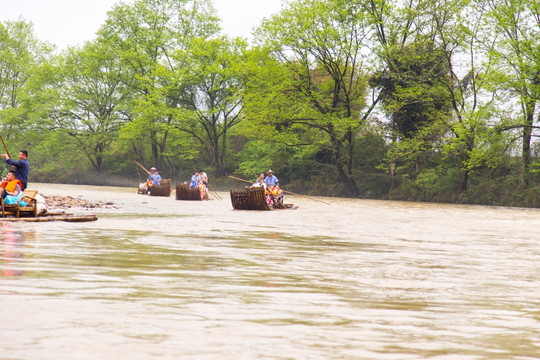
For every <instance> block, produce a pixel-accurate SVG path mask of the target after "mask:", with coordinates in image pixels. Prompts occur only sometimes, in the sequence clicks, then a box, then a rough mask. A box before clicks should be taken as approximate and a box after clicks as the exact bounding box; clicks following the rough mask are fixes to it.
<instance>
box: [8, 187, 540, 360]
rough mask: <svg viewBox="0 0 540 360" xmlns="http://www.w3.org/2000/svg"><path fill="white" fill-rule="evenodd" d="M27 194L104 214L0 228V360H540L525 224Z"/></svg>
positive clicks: (429, 214)
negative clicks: (90, 206) (70, 200)
mask: <svg viewBox="0 0 540 360" xmlns="http://www.w3.org/2000/svg"><path fill="white" fill-rule="evenodd" d="M33 187H34V188H37V189H39V190H40V192H42V193H44V194H47V195H53V194H69V195H72V196H82V197H83V198H84V199H86V200H94V201H98V200H99V201H112V202H114V203H115V204H116V205H117V207H118V208H113V207H109V208H101V209H94V210H93V212H94V213H95V214H97V215H98V217H99V220H98V221H96V222H90V223H66V222H48V223H1V222H0V239H1V242H0V255H1V257H0V304H1V305H2V306H1V307H0V359H2V360H8V359H10V360H11V359H55V360H59V359H92V360H94V359H130V360H133V359H511V358H512V359H533V358H538V356H540V282H539V280H540V246H539V243H540V211H539V210H536V209H512V208H494V207H484V206H464V205H445V204H427V203H411V202H390V201H371V200H355V199H329V198H320V199H323V200H324V201H327V202H330V203H331V204H330V205H325V204H322V203H319V202H315V201H312V200H310V199H307V198H302V197H293V196H289V197H287V198H286V202H293V203H295V204H297V205H299V209H297V210H283V211H272V212H256V211H236V210H233V209H232V206H231V202H230V199H229V196H228V193H226V192H222V193H220V195H221V197H222V198H223V200H222V201H218V200H211V201H205V202H196V201H177V200H175V199H174V196H171V197H170V198H162V197H148V196H144V195H137V194H136V193H135V189H127V188H114V187H91V186H72V185H66V186H60V185H50V184H34V185H33ZM75 212H78V213H89V212H90V211H89V210H75Z"/></svg>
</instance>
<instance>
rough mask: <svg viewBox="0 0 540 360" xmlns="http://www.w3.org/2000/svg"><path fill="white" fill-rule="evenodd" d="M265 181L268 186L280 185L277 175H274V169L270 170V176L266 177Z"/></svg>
mask: <svg viewBox="0 0 540 360" xmlns="http://www.w3.org/2000/svg"><path fill="white" fill-rule="evenodd" d="M264 182H265V183H266V185H268V186H272V185H274V186H278V185H279V180H278V178H277V177H275V176H274V172H273V171H272V169H270V170H268V176H267V177H265V178H264Z"/></svg>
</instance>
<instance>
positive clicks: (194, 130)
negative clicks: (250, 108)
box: [171, 38, 247, 176]
mask: <svg viewBox="0 0 540 360" xmlns="http://www.w3.org/2000/svg"><path fill="white" fill-rule="evenodd" d="M245 53H246V44H245V43H244V42H242V41H240V40H238V39H237V40H228V39H226V38H219V39H211V40H204V39H197V40H195V41H193V42H192V44H191V46H190V47H189V49H188V50H187V51H182V52H178V53H177V54H175V55H174V56H173V59H174V60H175V62H176V63H178V64H179V65H178V68H179V70H177V73H182V75H183V76H182V79H181V81H179V82H178V91H177V92H173V93H171V95H172V98H171V101H172V102H174V103H176V104H178V107H179V111H178V112H177V116H176V120H175V124H176V126H177V128H178V129H179V130H180V131H183V132H186V133H188V134H190V135H191V136H193V137H194V138H195V139H197V141H198V142H199V144H200V145H201V146H202V148H203V151H204V154H205V155H206V159H207V161H208V164H210V165H211V166H212V167H213V168H214V174H215V175H216V176H226V175H227V173H226V169H227V167H226V163H225V154H226V152H227V145H228V140H229V139H228V137H229V131H230V130H231V128H233V127H234V126H236V125H237V124H238V123H239V122H240V121H241V120H242V118H243V113H242V107H243V89H244V84H245V81H246V80H245V69H246V58H247V55H246V54H245Z"/></svg>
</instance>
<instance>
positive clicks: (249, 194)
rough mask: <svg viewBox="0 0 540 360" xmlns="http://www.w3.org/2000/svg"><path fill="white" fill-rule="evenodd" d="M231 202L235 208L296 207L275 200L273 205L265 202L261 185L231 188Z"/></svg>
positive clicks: (266, 208) (272, 208)
mask: <svg viewBox="0 0 540 360" xmlns="http://www.w3.org/2000/svg"><path fill="white" fill-rule="evenodd" d="M231 202H232V206H233V209H235V210H283V209H296V206H294V205H292V204H282V203H281V202H278V201H275V202H274V207H270V206H269V205H268V203H267V202H266V195H265V194H264V188H263V187H262V186H258V187H257V186H256V187H247V186H246V188H245V190H231Z"/></svg>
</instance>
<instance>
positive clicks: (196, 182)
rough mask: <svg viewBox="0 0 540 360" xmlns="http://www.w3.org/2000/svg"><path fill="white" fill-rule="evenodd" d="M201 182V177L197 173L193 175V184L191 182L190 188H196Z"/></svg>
mask: <svg viewBox="0 0 540 360" xmlns="http://www.w3.org/2000/svg"><path fill="white" fill-rule="evenodd" d="M198 184H199V177H198V176H197V175H193V176H192V177H191V184H189V187H190V188H196V187H197V185H198Z"/></svg>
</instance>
